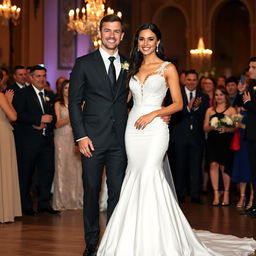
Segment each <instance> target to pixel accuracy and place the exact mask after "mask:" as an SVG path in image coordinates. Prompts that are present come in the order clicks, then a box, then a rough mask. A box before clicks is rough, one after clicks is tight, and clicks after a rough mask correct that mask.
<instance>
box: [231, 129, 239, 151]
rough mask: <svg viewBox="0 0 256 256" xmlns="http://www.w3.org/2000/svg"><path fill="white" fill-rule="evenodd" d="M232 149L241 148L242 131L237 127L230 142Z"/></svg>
mask: <svg viewBox="0 0 256 256" xmlns="http://www.w3.org/2000/svg"><path fill="white" fill-rule="evenodd" d="M230 149H232V150H234V151H238V150H240V132H239V129H235V131H234V135H233V138H232V140H231V143H230Z"/></svg>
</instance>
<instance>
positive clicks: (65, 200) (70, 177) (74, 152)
mask: <svg viewBox="0 0 256 256" xmlns="http://www.w3.org/2000/svg"><path fill="white" fill-rule="evenodd" d="M68 88H69V81H68V80H64V81H63V82H62V84H61V86H60V91H59V93H60V94H59V101H57V102H56V103H55V114H56V117H57V122H56V125H55V126H56V129H55V131H54V144H55V174H54V181H53V183H54V192H53V203H52V204H53V208H54V209H55V210H66V209H81V208H82V207H83V184H82V164H81V157H80V153H79V150H78V149H77V148H76V146H75V144H74V137H73V133H72V128H71V125H70V120H69V112H68Z"/></svg>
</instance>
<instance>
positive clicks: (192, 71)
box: [185, 69, 198, 78]
mask: <svg viewBox="0 0 256 256" xmlns="http://www.w3.org/2000/svg"><path fill="white" fill-rule="evenodd" d="M189 74H195V75H196V77H197V78H198V73H197V72H196V71H195V69H189V70H186V71H185V76H187V75H189Z"/></svg>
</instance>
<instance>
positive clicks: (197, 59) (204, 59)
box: [190, 37, 213, 72]
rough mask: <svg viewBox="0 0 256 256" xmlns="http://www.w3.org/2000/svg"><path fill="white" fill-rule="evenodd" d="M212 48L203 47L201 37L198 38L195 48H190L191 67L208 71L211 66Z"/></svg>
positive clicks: (200, 70)
mask: <svg viewBox="0 0 256 256" xmlns="http://www.w3.org/2000/svg"><path fill="white" fill-rule="evenodd" d="M212 53H213V52H212V50H210V49H205V47H204V39H203V37H200V38H199V41H198V45H197V49H192V50H190V55H191V62H192V66H193V68H195V69H196V70H197V71H198V72H205V71H209V69H210V68H211V56H212Z"/></svg>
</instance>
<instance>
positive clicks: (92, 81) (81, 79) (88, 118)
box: [69, 50, 128, 147]
mask: <svg viewBox="0 0 256 256" xmlns="http://www.w3.org/2000/svg"><path fill="white" fill-rule="evenodd" d="M124 61H126V60H125V59H124V58H123V57H122V56H121V63H123V62H124ZM126 75H127V71H126V70H124V69H121V71H120V74H119V76H118V80H117V85H116V86H117V92H116V94H114V92H113V89H112V85H111V82H110V80H109V77H108V75H107V72H106V68H105V65H104V62H103V59H102V57H101V55H100V52H99V50H97V51H95V52H93V53H90V54H88V55H85V56H82V57H80V58H78V59H77V60H76V63H75V66H74V68H73V70H72V73H71V76H70V86H69V112H70V120H71V125H72V128H73V132H74V137H75V140H77V139H79V138H82V137H85V136H88V137H89V138H90V139H92V141H93V143H94V146H96V147H97V146H104V143H106V140H107V139H108V137H109V135H110V134H111V132H112V129H115V131H116V133H117V136H118V139H119V142H120V144H121V145H122V146H124V132H125V127H126V121H127V105H126V101H127V94H128V90H127V88H126V85H125V80H126ZM83 102H84V107H83V110H82V109H81V105H82V104H83Z"/></svg>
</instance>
